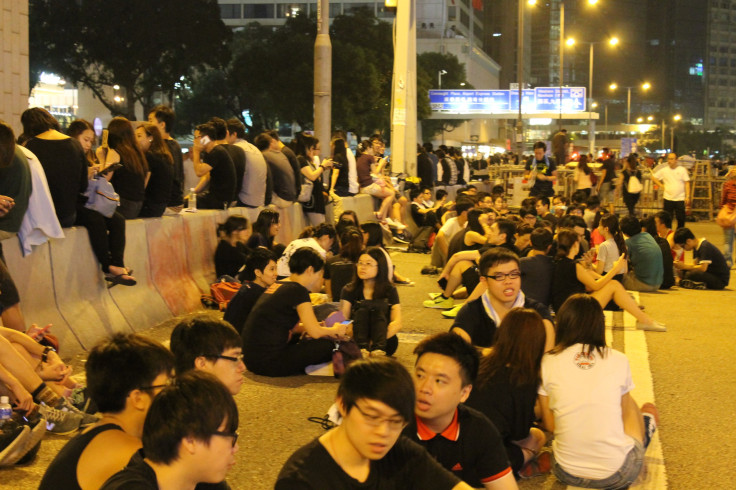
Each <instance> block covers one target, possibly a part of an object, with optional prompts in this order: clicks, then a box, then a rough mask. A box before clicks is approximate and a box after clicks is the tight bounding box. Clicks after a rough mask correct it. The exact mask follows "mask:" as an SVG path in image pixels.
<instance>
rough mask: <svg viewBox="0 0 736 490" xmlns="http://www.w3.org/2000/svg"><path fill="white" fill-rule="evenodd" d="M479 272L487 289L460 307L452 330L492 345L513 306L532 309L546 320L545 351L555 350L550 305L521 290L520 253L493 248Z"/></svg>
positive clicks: (482, 260) (473, 341)
mask: <svg viewBox="0 0 736 490" xmlns="http://www.w3.org/2000/svg"><path fill="white" fill-rule="evenodd" d="M478 271H479V273H480V284H481V285H485V287H486V291H485V292H484V293H483V294H482V295H481V296H480V298H478V299H475V300H472V301H468V302H466V303H465V304H464V305H463V306H462V308H460V311H459V312H458V314H457V317H455V323H453V325H452V328H451V329H450V331H451V332H453V333H455V334H457V335H459V336H460V337H462V338H463V339H465V340H466V341H467V342H469V343H471V344H473V345H474V346H476V347H491V345H492V344H493V340H494V337H495V333H496V328H497V327H498V325H500V324H501V321H503V319H504V317H505V316H506V314H507V313H508V312H509V311H511V309H512V308H531V309H533V310H535V311H536V312H537V313H539V314H540V315H541V316H542V318H543V320H544V328H545V331H546V333H547V340H546V343H545V351H546V350H549V349H551V348H552V347H553V346H554V342H555V333H554V327H553V326H552V317H551V316H550V313H549V308H548V307H546V306H545V305H543V304H542V303H539V302H537V301H534V300H533V299H531V298H528V297H526V296H525V295H524V293H523V292H522V291H521V268H520V265H519V257H518V255H516V254H515V253H513V252H511V251H509V250H508V249H505V248H503V247H496V248H492V249H490V250H488V251H487V252H485V253H484V254H483V255H482V256H481V257H480V262H479V265H478Z"/></svg>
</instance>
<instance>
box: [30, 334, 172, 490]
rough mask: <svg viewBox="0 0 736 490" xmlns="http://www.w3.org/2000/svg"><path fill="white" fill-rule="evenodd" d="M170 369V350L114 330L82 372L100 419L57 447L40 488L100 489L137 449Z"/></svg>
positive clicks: (167, 379)
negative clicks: (115, 332)
mask: <svg viewBox="0 0 736 490" xmlns="http://www.w3.org/2000/svg"><path fill="white" fill-rule="evenodd" d="M173 369H174V357H173V356H172V355H171V352H169V350H168V349H166V348H165V347H164V346H163V345H161V344H159V343H158V342H156V341H153V340H150V339H147V338H145V337H143V336H141V335H139V334H129V335H125V334H115V335H113V336H112V337H111V338H109V339H107V340H104V341H102V342H101V343H99V344H97V345H96V346H95V347H94V348H93V349H92V351H91V352H90V353H89V357H88V358H87V364H86V365H85V370H86V373H87V390H88V391H89V394H90V396H91V398H92V399H93V400H94V402H95V403H96V404H97V407H98V409H99V411H100V412H101V414H102V418H101V419H100V421H99V422H98V423H97V424H95V425H93V426H91V427H89V428H88V429H86V430H85V431H84V432H83V433H81V434H80V435H78V436H76V437H75V438H74V439H72V440H71V441H69V442H68V443H67V444H66V445H65V446H64V447H63V448H62V449H61V451H59V453H58V454H57V455H56V457H55V458H54V460H53V461H52V462H51V464H50V465H49V467H48V468H47V470H46V473H45V474H44V477H43V480H41V485H40V487H39V488H40V489H42V490H46V489H54V490H60V489H62V490H64V489H75V490H79V489H88V488H89V489H91V488H100V486H101V485H102V484H103V483H104V482H105V481H106V480H107V479H108V478H110V477H111V476H112V475H114V474H115V472H117V471H119V470H120V468H122V467H123V466H125V464H126V463H127V462H128V461H129V460H130V458H131V457H132V456H133V454H135V452H136V451H138V449H140V447H141V437H142V434H143V422H144V420H145V417H146V413H147V412H148V409H149V408H150V406H151V403H152V402H153V399H154V398H155V397H156V395H157V394H158V393H159V392H160V391H161V390H162V389H163V388H164V387H165V386H166V384H167V383H168V381H169V378H170V376H171V375H172V371H173Z"/></svg>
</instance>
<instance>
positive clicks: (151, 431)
mask: <svg viewBox="0 0 736 490" xmlns="http://www.w3.org/2000/svg"><path fill="white" fill-rule="evenodd" d="M237 452H238V407H237V406H236V405H235V400H233V397H232V395H231V394H230V393H229V392H228V390H227V388H225V386H223V384H222V383H220V382H219V381H218V380H217V379H216V378H215V377H214V376H213V375H211V374H209V373H202V372H198V371H191V372H188V373H185V374H183V375H181V376H177V377H176V380H175V381H174V382H173V383H172V384H170V385H169V386H167V387H166V388H164V389H163V391H161V393H159V395H158V396H157V397H156V398H155V399H154V400H153V403H152V404H151V408H150V409H149V410H148V414H147V415H146V421H145V423H144V424H143V448H142V449H140V450H139V451H138V452H137V453H135V455H133V457H132V458H131V459H130V461H129V462H128V465H127V466H126V467H125V468H124V469H123V470H121V471H119V472H118V473H116V474H115V475H113V476H112V477H111V478H110V479H109V480H108V481H107V482H106V483H105V484H104V485H103V486H102V489H103V490H123V489H131V488H135V489H137V490H157V489H160V488H195V487H197V484H198V483H207V484H215V485H216V487H214V488H229V487H227V485H226V484H224V483H222V482H223V481H224V480H225V476H226V475H227V472H228V470H230V468H231V467H232V466H233V465H234V464H235V453H237ZM207 488H213V486H211V485H208V486H207Z"/></svg>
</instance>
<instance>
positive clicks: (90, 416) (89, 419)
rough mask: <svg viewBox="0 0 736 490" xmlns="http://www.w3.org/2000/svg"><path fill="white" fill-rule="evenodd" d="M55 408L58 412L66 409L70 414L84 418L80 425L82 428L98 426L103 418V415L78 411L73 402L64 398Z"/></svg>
mask: <svg viewBox="0 0 736 490" xmlns="http://www.w3.org/2000/svg"><path fill="white" fill-rule="evenodd" d="M54 408H56V409H57V410H63V409H66V410H69V411H70V412H74V413H77V414H80V415H81V416H82V423H81V424H79V426H80V427H86V426H88V425H92V424H96V423H97V421H98V420H100V419H101V418H102V415H100V414H97V413H88V412H84V411H82V410H80V409H78V408H77V407H75V406H74V405H73V404H72V401H71V400H69V399H68V398H62V399H61V400H59V403H57V404H56V406H55V407H54ZM88 408H89V407H88Z"/></svg>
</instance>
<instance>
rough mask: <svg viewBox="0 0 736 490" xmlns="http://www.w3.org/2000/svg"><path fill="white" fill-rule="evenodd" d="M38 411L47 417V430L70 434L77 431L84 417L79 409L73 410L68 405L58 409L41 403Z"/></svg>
mask: <svg viewBox="0 0 736 490" xmlns="http://www.w3.org/2000/svg"><path fill="white" fill-rule="evenodd" d="M72 408H73V407H72ZM38 411H39V412H41V415H43V416H44V418H45V419H46V430H48V431H49V432H53V433H55V434H70V433H72V432H74V431H76V430H77V429H79V427H80V425H81V424H82V419H84V415H82V413H81V412H79V410H76V409H75V411H72V410H69V409H68V408H67V407H63V408H59V409H57V408H53V407H49V406H47V405H43V404H41V405H40V406H39V407H38Z"/></svg>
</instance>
